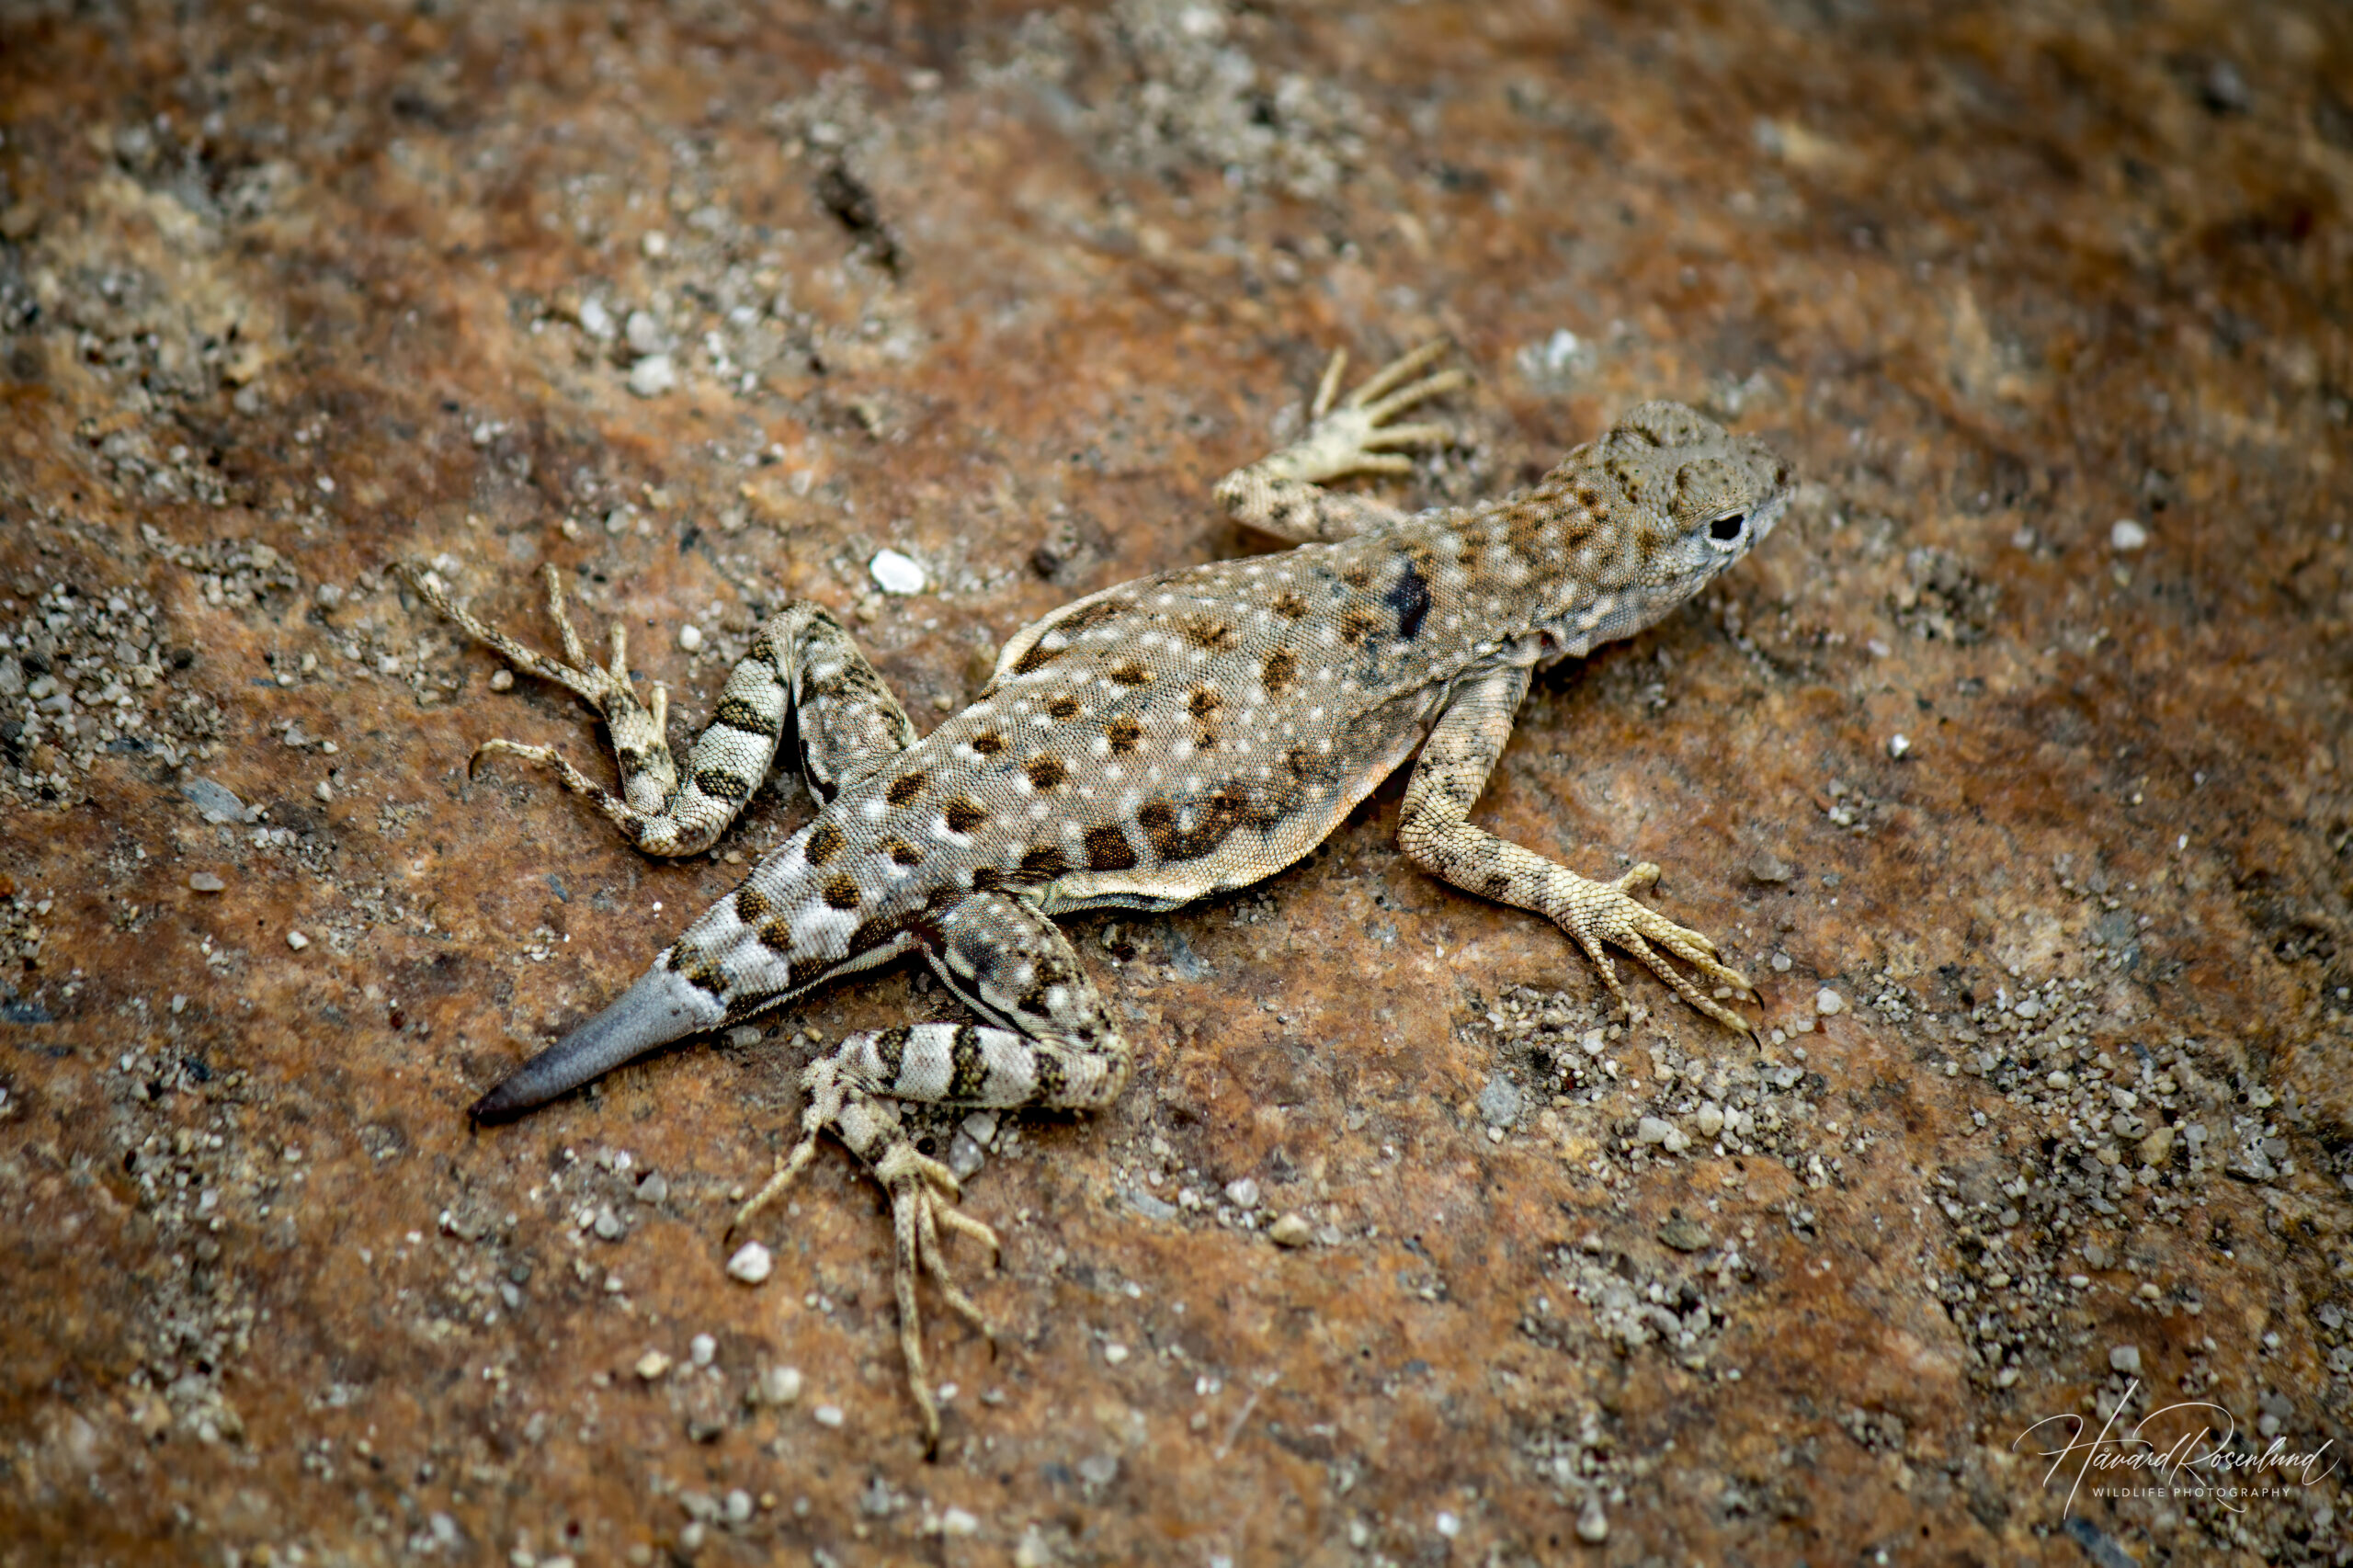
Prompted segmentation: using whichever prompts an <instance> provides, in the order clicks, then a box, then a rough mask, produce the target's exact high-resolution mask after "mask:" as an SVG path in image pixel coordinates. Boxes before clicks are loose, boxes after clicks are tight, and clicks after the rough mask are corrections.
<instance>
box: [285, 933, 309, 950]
mask: <svg viewBox="0 0 2353 1568" xmlns="http://www.w3.org/2000/svg"><path fill="white" fill-rule="evenodd" d="M286 945H287V946H288V947H290V948H291V949H294V950H295V951H296V952H298V953H299V952H301V950H302V949H304V948H307V947H309V946H310V945H311V938H310V937H305V936H304V935H302V933H301V932H300V931H289V932H287V933H286Z"/></svg>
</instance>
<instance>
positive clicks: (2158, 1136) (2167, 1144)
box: [2141, 1127, 2174, 1170]
mask: <svg viewBox="0 0 2353 1568" xmlns="http://www.w3.org/2000/svg"><path fill="white" fill-rule="evenodd" d="M2173 1140H2174V1131H2173V1129H2172V1128H2171V1127H2157V1128H2154V1129H2153V1130H2151V1131H2150V1133H2149V1135H2148V1136H2147V1137H2146V1138H2143V1139H2142V1140H2141V1163H2142V1164H2143V1165H2154V1166H2156V1167H2157V1169H2159V1170H2163V1169H2165V1165H2166V1164H2167V1162H2169V1161H2170V1160H2172V1158H2173Z"/></svg>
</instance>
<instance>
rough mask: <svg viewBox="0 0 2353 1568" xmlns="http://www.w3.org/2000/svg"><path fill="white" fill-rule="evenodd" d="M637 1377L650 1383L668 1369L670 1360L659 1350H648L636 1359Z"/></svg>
mask: <svg viewBox="0 0 2353 1568" xmlns="http://www.w3.org/2000/svg"><path fill="white" fill-rule="evenodd" d="M669 1369H670V1358H668V1357H667V1356H665V1355H663V1354H662V1352H660V1351H659V1350H649V1351H647V1352H646V1353H645V1354H644V1355H642V1356H640V1357H639V1358H637V1375H638V1376H639V1377H641V1378H642V1379H644V1380H645V1381H647V1382H649V1383H650V1382H652V1381H654V1379H656V1378H658V1377H660V1376H661V1375H662V1374H663V1373H665V1372H666V1371H668V1370H669Z"/></svg>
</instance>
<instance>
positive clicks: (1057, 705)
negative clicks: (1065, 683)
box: [1046, 693, 1078, 719]
mask: <svg viewBox="0 0 2353 1568" xmlns="http://www.w3.org/2000/svg"><path fill="white" fill-rule="evenodd" d="M1077 711H1078V699H1077V698H1075V697H1072V696H1070V695H1069V694H1068V693H1064V694H1063V696H1060V697H1057V698H1055V699H1053V700H1052V701H1051V702H1049V703H1047V704H1046V712H1047V714H1048V716H1049V717H1051V718H1055V719H1067V718H1069V717H1070V716H1071V715H1072V714H1074V713H1075V712H1077Z"/></svg>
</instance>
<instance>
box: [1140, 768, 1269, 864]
mask: <svg viewBox="0 0 2353 1568" xmlns="http://www.w3.org/2000/svg"><path fill="white" fill-rule="evenodd" d="M1259 814H1260V813H1257V812H1253V811H1252V810H1251V807H1250V802H1249V800H1248V798H1247V797H1245V795H1244V794H1243V793H1242V792H1241V791H1240V790H1237V789H1235V788H1233V786H1231V785H1228V786H1227V787H1226V788H1224V789H1222V790H1219V791H1218V792H1217V793H1215V794H1213V795H1211V797H1210V798H1209V799H1208V800H1206V801H1202V802H1201V804H1200V805H1199V807H1198V808H1197V809H1196V810H1195V811H1194V813H1193V825H1192V826H1191V827H1190V828H1189V829H1188V828H1184V827H1180V826H1179V825H1178V823H1179V820H1180V813H1179V812H1177V810H1176V805H1175V804H1174V803H1172V802H1171V801H1165V800H1154V801H1145V802H1144V803H1143V805H1142V808H1141V809H1140V810H1139V811H1137V812H1136V822H1137V823H1138V824H1140V825H1141V826H1142V828H1143V834H1144V836H1145V837H1146V838H1148V839H1150V840H1151V841H1152V847H1153V852H1154V854H1156V855H1158V856H1159V857H1160V858H1162V859H1163V860H1165V861H1172V862H1173V861H1180V860H1197V859H1199V858H1201V857H1202V856H1204V855H1206V854H1208V853H1209V852H1210V851H1211V850H1212V849H1214V848H1216V847H1217V846H1219V845H1221V844H1222V843H1224V842H1225V839H1226V836H1227V835H1229V834H1231V833H1233V830H1234V828H1235V827H1236V826H1238V825H1239V824H1241V823H1242V822H1243V821H1245V819H1246V818H1252V817H1256V816H1257V815H1259Z"/></svg>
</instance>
